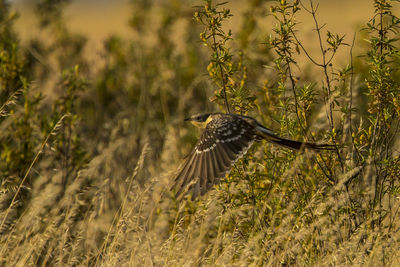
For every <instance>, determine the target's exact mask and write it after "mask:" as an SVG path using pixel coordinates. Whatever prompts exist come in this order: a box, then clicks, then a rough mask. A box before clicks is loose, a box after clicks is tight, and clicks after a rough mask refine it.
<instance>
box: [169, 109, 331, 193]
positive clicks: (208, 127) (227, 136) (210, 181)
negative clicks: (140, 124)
mask: <svg viewBox="0 0 400 267" xmlns="http://www.w3.org/2000/svg"><path fill="white" fill-rule="evenodd" d="M185 121H190V122H192V123H193V124H194V125H195V126H197V127H199V128H203V129H204V130H203V133H202V134H201V137H200V139H199V140H198V142H197V144H196V146H195V148H194V149H193V151H192V152H191V153H190V155H189V156H188V157H187V159H186V161H185V162H184V163H183V165H182V166H181V168H180V169H179V171H178V174H177V175H176V177H175V180H174V185H173V188H174V189H175V190H176V196H177V198H178V199H180V198H181V197H182V196H183V195H185V193H187V192H190V193H191V194H192V198H196V197H198V196H199V195H203V194H205V193H206V192H207V191H208V190H210V189H211V188H212V186H213V185H214V184H217V183H218V182H219V180H220V179H221V178H223V177H225V175H226V174H227V173H228V172H229V171H230V170H231V168H232V166H233V164H234V163H235V162H236V161H237V160H238V159H239V158H241V157H242V156H243V155H244V154H245V153H246V152H247V150H248V149H249V148H250V146H251V145H252V144H253V142H255V141H261V140H263V139H265V140H267V141H269V142H272V143H275V144H278V145H281V146H284V147H287V148H290V149H294V150H300V149H303V148H305V149H313V150H333V149H335V146H333V145H329V144H316V143H309V142H301V141H295V140H289V139H285V138H282V137H279V136H277V135H276V134H275V133H273V132H272V131H271V130H270V129H268V128H266V127H264V126H263V125H261V124H260V123H259V122H258V121H257V120H255V119H254V118H252V117H249V116H243V115H237V114H224V113H207V114H202V115H194V116H191V117H190V118H187V119H185Z"/></svg>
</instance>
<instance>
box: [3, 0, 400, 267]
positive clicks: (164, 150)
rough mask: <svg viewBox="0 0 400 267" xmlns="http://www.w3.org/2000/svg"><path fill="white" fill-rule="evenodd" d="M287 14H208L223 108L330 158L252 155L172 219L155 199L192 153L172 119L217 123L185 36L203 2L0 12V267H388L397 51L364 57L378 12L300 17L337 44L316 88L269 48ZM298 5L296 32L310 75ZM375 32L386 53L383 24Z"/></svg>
mask: <svg viewBox="0 0 400 267" xmlns="http://www.w3.org/2000/svg"><path fill="white" fill-rule="evenodd" d="M219 2H224V1H219ZM284 2H285V1H283V0H282V1H266V0H249V1H242V0H232V1H229V2H228V3H226V4H225V5H224V6H221V7H219V8H220V9H221V10H222V9H223V8H226V9H230V12H231V14H232V15H233V16H232V17H228V18H226V19H225V20H224V21H223V24H222V29H223V30H224V31H225V34H226V33H227V32H228V30H229V29H231V30H232V34H233V36H232V40H229V41H227V43H226V49H227V50H226V51H228V54H229V53H231V54H230V55H231V57H227V60H226V61H225V63H226V64H227V66H229V67H232V66H233V67H232V69H233V70H232V73H230V76H229V78H230V79H228V80H229V84H231V85H232V88H233V89H234V90H233V89H232V91H231V92H230V94H231V95H230V97H231V98H230V100H231V101H232V106H233V103H234V102H235V103H236V104H237V106H235V107H238V110H240V111H243V113H247V112H248V114H249V115H251V116H254V117H255V118H257V119H258V120H259V121H260V122H262V123H263V124H265V125H266V126H267V127H269V128H271V129H272V130H274V131H275V132H276V133H277V134H279V135H282V136H285V137H288V138H292V139H298V140H307V141H312V140H314V141H320V142H326V143H332V142H336V144H339V145H338V149H337V151H335V153H319V154H315V153H295V152H293V151H290V150H287V149H280V148H277V147H275V146H273V145H271V144H269V143H267V142H264V143H262V144H261V143H258V144H255V145H254V146H253V147H252V149H250V151H249V153H248V154H247V156H246V157H245V158H244V159H243V161H239V162H238V164H237V165H235V166H241V167H243V168H236V167H235V168H233V170H232V172H231V174H230V175H228V176H227V177H226V179H223V181H222V183H221V186H217V187H216V188H215V190H212V192H210V194H207V195H205V196H204V198H202V199H200V200H199V201H198V202H190V201H189V202H187V203H186V202H185V203H184V204H185V205H186V206H185V207H183V208H182V206H180V207H178V205H179V203H177V202H176V200H175V199H174V196H173V194H172V193H171V192H169V193H170V194H168V192H167V193H165V191H166V190H165V189H169V188H170V185H171V179H172V178H173V174H174V173H175V172H176V170H177V168H178V166H179V164H180V163H181V162H182V160H183V159H184V158H185V156H186V155H188V154H189V153H190V151H191V149H192V148H193V146H194V145H195V142H196V141H197V138H198V136H199V131H198V129H195V128H194V127H192V126H189V125H188V124H185V123H184V122H183V119H184V118H185V117H187V116H190V115H193V114H196V113H205V112H211V111H221V110H223V109H224V108H223V104H221V103H222V102H221V99H222V98H221V94H220V91H221V89H220V87H219V86H218V83H219V80H218V77H217V78H215V77H216V76H218V75H214V77H213V75H212V74H213V72H212V71H213V67H215V65H213V64H211V63H210V62H213V58H212V53H213V52H212V51H211V49H209V47H210V46H211V45H209V46H206V45H205V44H204V42H202V41H201V39H200V36H201V35H200V34H201V33H202V32H203V31H204V29H205V27H204V25H202V24H201V23H200V22H199V21H196V20H195V19H194V13H195V12H196V11H198V12H200V11H201V10H204V4H205V1H200V0H196V1H194V0H120V1H107V0H101V1H100V0H80V1H70V0H36V1H33V0H13V1H4V0H0V70H1V75H0V149H1V150H0V182H1V187H0V245H1V246H0V247H1V248H0V265H1V266H52V265H60V266H61V265H63V266H64V265H65V266H117V265H122V266H128V265H129V266H161V265H164V266H182V265H185V266H186V265H190V266H198V265H207V266H208V265H210V266H211V265H215V266H223V265H227V263H228V264H229V263H236V264H237V265H238V266H247V265H251V264H249V262H251V263H255V265H256V266H261V265H263V263H265V262H268V263H270V264H271V265H273V266H281V265H282V266H293V265H296V264H297V265H300V266H312V265H316V266H325V265H331V266H353V265H356V266H357V265H358V266H365V265H368V264H369V265H370V266H379V265H381V264H382V263H383V265H385V264H387V262H389V264H390V263H392V264H393V266H399V261H398V259H399V258H400V257H398V253H399V251H400V248H399V242H398V240H399V235H398V232H397V235H396V234H392V232H391V231H392V230H391V229H400V227H399V225H398V223H399V222H400V220H399V219H398V216H399V214H398V210H399V207H400V204H399V199H400V198H399V197H398V196H399V192H400V190H399V189H400V186H399V183H398V181H399V180H398V173H400V164H399V162H400V161H399V160H398V154H396V153H394V152H393V153H391V151H392V150H391V149H392V148H394V149H393V150H396V149H397V148H396V147H398V146H396V145H393V144H394V143H395V142H399V140H398V138H395V137H393V136H390V138H389V137H388V138H386V134H388V135H392V134H393V135H395V134H396V131H397V130H396V129H399V127H398V125H397V124H398V117H396V114H400V113H399V111H398V110H400V109H399V106H400V104H399V103H400V99H398V98H396V97H398V96H399V95H400V94H398V91H396V90H398V88H399V86H398V83H399V81H398V80H399V79H400V78H399V77H400V75H399V68H398V65H396V66H397V67H396V66H395V64H398V62H399V57H398V49H397V48H393V49H392V50H391V48H390V46H389V48H388V50H387V51H386V50H385V52H386V54H385V57H384V58H381V57H380V56H377V54H379V53H382V50H384V49H383V48H382V47H381V48H382V49H381V50H380V49H379V47H378V46H377V45H376V44H377V43H378V42H376V40H377V39H379V38H380V36H379V34H378V30H376V29H377V28H376V29H372V28H373V26H374V25H375V23H379V21H378V20H377V21H376V22H374V23H372V24H370V28H369V32H368V31H367V30H362V29H363V28H366V27H367V23H368V22H371V21H372V18H373V17H374V16H375V15H376V13H377V11H376V10H374V3H375V4H376V3H377V2H379V1H378V0H376V1H372V0H371V1H367V0H335V1H333V0H320V1H313V3H314V5H315V7H317V13H316V19H317V20H318V24H319V26H320V27H322V30H321V39H322V43H323V44H324V47H325V49H327V48H328V47H332V43H331V44H329V41H331V42H332V40H335V38H331V39H329V38H327V36H328V34H327V31H330V32H331V33H332V34H333V36H334V37H335V36H337V38H338V39H340V37H342V36H344V37H343V38H344V39H343V42H344V43H345V44H343V43H341V44H340V45H338V47H339V49H338V50H335V49H331V50H329V51H328V52H327V54H328V55H331V54H334V56H333V61H332V62H331V63H332V64H329V66H325V67H326V69H325V71H324V69H323V68H321V66H318V64H312V63H311V62H310V60H309V58H308V57H307V56H306V55H305V53H304V52H303V51H302V50H301V49H299V47H298V46H297V47H296V44H295V43H296V42H293V39H292V40H291V41H292V43H290V42H289V41H290V40H289V41H288V40H285V41H283V42H281V43H279V42H278V44H277V43H276V42H275V44H274V42H273V40H278V41H279V40H280V39H279V38H282V35H280V34H282V31H280V30H282V29H277V27H276V26H277V25H278V24H277V22H276V20H275V19H274V17H273V16H272V15H271V13H273V12H272V11H273V9H271V6H274V7H277V8H278V7H281V8H282V5H283V4H282V3H284ZM288 2H289V3H293V2H294V3H297V2H298V1H288ZM310 2H311V1H308V0H307V1H301V3H304V5H305V6H302V5H300V6H299V7H300V10H299V11H298V12H296V13H295V16H294V17H295V18H294V20H295V22H296V23H297V24H296V26H295V31H296V36H297V38H298V39H299V41H300V42H301V43H302V44H303V46H304V48H305V49H306V50H307V51H308V53H309V55H311V57H312V58H313V59H314V60H315V61H317V62H321V60H322V54H323V53H325V52H321V49H320V42H319V40H318V37H317V34H316V31H315V21H314V20H313V17H312V15H311V14H310V13H309V12H307V11H306V9H309V8H310ZM380 2H385V1H383V0H382V1H380ZM392 2H394V1H390V3H392ZM214 3H215V2H214ZM398 6H399V5H394V7H393V8H391V10H392V11H393V12H394V13H395V12H396V13H397V12H398V11H399V7H398ZM285 8H287V9H286V12H288V13H289V14H291V12H294V11H293V10H292V9H291V8H290V7H287V6H286V7H285ZM389 9H390V8H389ZM275 14H276V12H275ZM388 14H389V13H386V14H385V16H386V15H388ZM214 15H215V14H214ZM292 22H293V21H292V20H290V23H292ZM384 22H385V23H386V24H387V25H389V26H388V27H392V28H390V29H391V30H393V29H395V30H393V31H391V30H388V31H387V33H386V34H387V36H388V37H387V38H388V40H390V38H396V34H398V32H397V31H396V29H397V28H396V27H398V25H397V24H399V23H398V21H397V20H390V19H387V20H385V21H384ZM391 23H392V24H395V25H392V24H391ZM396 23H397V24H396ZM371 25H372V26H371ZM285 27H288V24H285V25H284V26H283V27H282V28H283V29H286V28H285ZM336 34H337V35H336ZM393 36H394V37H393ZM353 40H354V46H353ZM371 40H374V42H373V41H371ZM208 42H209V40H208ZM285 42H289V43H290V45H291V46H292V50H291V54H290V55H289V56H288V57H286V56H287V55H284V56H283V57H282V54H281V55H279V52H280V51H282V50H279V49H280V48H282V45H284V44H285ZM333 43H335V42H333ZM208 44H209V43H208ZM389 44H397V43H396V42H395V40H393V43H392V42H389ZM334 45H335V44H334ZM385 49H386V48H385ZM332 51H334V52H332ZM393 51H395V52H393ZM396 51H397V52H396ZM351 52H352V54H353V57H351ZM367 52H369V54H368V55H367ZM392 52H393V53H392ZM396 53H397V54H396ZM396 56H397V58H396ZM377 59H381V60H382V62H383V63H382V62H381V61H379V60H377ZM285 60H288V61H285ZM214 62H215V61H214ZM286 62H290V64H289V63H287V64H286ZM295 62H296V63H297V64H294V63H295ZM229 64H230V65H229ZM288 65H290V66H291V67H292V69H291V72H292V75H293V77H291V78H293V79H289V77H288V75H287V73H288V72H287V67H288ZM382 66H383V67H382ZM394 66H395V67H394ZM352 67H353V68H352ZM214 69H215V68H214ZM382 77H383V78H382ZM327 81H330V82H331V86H327V85H326V83H327ZM382 81H383V82H382ZM382 84H383V86H381V87H379V86H377V85H382ZM328 87H329V89H327V88H328ZM382 88H383V89H382ZM380 90H391V91H390V92H389V93H390V94H389V93H386V91H385V94H383V93H381V92H382V91H380ZM295 91H296V92H297V93H298V95H296V94H295V93H294V92H295ZM382 95H384V96H385V97H381V96H382ZM386 96H387V97H386ZM218 97H219V98H218ZM374 97H376V98H378V100H377V101H375V102H374V101H372V100H374ZM379 97H381V98H379ZM380 101H386V102H380ZM328 102H329V103H328ZM376 103H378V104H380V103H384V104H382V106H385V107H388V109H387V112H386V113H384V115H382V114H381V113H379V114H378V115H377V111H376V110H377V109H376V106H377V105H376ZM396 112H397V113H396ZM329 113H330V114H329ZM376 117H378V118H379V119H380V121H379V120H378V119H376V121H374V119H375V118H376ZM396 123H397V124H396ZM374 125H375V126H374ZM377 125H379V127H378V126H377ZM388 125H389V126H388ZM373 127H375V130H372V128H373ZM390 127H392V128H390ZM387 129H390V130H387ZM311 138H312V139H311ZM379 138H382V139H384V140H381V139H379ZM371 140H378V141H371ZM372 143H374V145H375V147H373V148H371V146H372V145H371V144H372ZM389 148H390V149H389ZM397 150H398V149H397ZM372 151H373V153H372ZM379 157H380V158H379ZM396 157H397V158H396ZM372 158H373V159H372ZM370 162H374V164H376V165H369V164H370ZM360 166H362V167H363V168H364V167H365V166H367V167H365V171H364V170H363V171H360V169H361V167H360ZM354 170H355V171H354ZM352 172H353V173H352ZM354 173H355V174H354ZM348 177H350V178H348ZM376 177H378V178H376ZM293 178H294V179H293ZM380 178H382V179H381V180H379V179H380ZM344 179H348V180H347V181H346V182H345V183H344V182H343V180H344ZM371 184H374V186H375V187H374V186H370V185H371ZM371 188H375V189H376V190H375V191H373V192H371ZM378 189H379V190H378ZM167 191H168V190H167ZM396 216H397V218H396ZM396 253H397V256H396ZM233 265H234V264H233Z"/></svg>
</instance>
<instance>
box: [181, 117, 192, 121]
mask: <svg viewBox="0 0 400 267" xmlns="http://www.w3.org/2000/svg"><path fill="white" fill-rule="evenodd" d="M192 120H193V119H192V118H186V119H184V120H183V121H192Z"/></svg>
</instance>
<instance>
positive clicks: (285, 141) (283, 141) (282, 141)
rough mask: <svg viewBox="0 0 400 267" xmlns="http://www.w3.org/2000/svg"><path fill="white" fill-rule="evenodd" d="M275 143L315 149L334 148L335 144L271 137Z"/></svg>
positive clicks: (296, 147)
mask: <svg viewBox="0 0 400 267" xmlns="http://www.w3.org/2000/svg"><path fill="white" fill-rule="evenodd" d="M270 141H272V142H273V143H275V144H278V145H281V146H285V147H288V148H291V149H295V150H300V149H303V148H308V149H313V150H334V149H335V146H334V145H330V144H316V143H309V142H300V141H295V140H289V139H285V138H281V137H278V138H277V139H270Z"/></svg>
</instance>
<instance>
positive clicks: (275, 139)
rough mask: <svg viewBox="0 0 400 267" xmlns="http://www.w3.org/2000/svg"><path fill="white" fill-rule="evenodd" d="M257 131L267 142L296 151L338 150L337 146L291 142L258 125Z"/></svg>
mask: <svg viewBox="0 0 400 267" xmlns="http://www.w3.org/2000/svg"><path fill="white" fill-rule="evenodd" d="M257 126H258V127H257V129H258V132H259V134H260V135H261V137H262V138H263V139H265V140H267V141H270V142H272V143H275V144H278V145H281V146H284V147H287V148H290V149H295V150H300V149H304V148H307V149H313V150H334V149H336V146H335V145H330V144H316V143H310V142H301V141H295V140H290V139H286V138H282V137H280V136H277V135H276V134H274V133H273V132H272V131H271V130H269V129H267V128H265V127H264V126H262V125H257Z"/></svg>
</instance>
